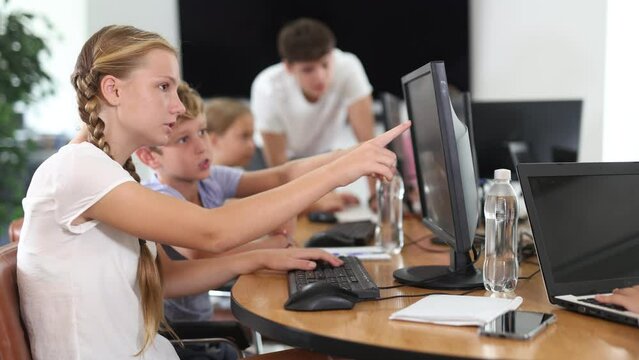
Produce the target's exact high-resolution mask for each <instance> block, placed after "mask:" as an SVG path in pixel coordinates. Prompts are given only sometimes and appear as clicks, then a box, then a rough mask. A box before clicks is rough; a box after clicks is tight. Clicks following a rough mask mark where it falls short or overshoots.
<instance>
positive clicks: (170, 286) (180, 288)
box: [158, 246, 342, 298]
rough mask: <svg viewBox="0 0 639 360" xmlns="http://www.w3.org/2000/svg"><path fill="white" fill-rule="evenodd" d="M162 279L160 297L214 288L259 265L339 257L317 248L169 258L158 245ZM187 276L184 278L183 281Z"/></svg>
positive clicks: (279, 266)
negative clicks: (204, 257) (198, 257)
mask: <svg viewBox="0 0 639 360" xmlns="http://www.w3.org/2000/svg"><path fill="white" fill-rule="evenodd" d="M158 256H159V257H160V262H161V263H162V267H161V269H162V277H163V279H164V297H169V298H170V297H180V296H186V295H193V294H197V293H201V292H203V291H207V290H210V289H215V288H217V287H220V286H222V285H224V284H225V283H226V282H227V281H229V280H231V279H233V278H234V277H236V276H238V275H243V274H248V273H252V272H255V271H257V270H260V269H272V270H282V271H287V270H292V269H302V270H312V269H314V268H315V266H316V264H315V261H314V260H324V261H328V262H329V263H331V264H333V265H335V266H339V265H341V264H342V261H341V260H339V259H337V258H336V257H334V256H333V255H331V254H329V253H327V252H325V251H322V250H319V249H280V250H255V251H249V252H244V253H241V254H236V255H229V256H225V257H222V258H215V259H199V260H181V261H173V260H171V259H169V257H168V256H167V255H166V253H164V250H163V249H162V248H161V247H160V246H159V247H158ZM185 279H188V281H184V280H185Z"/></svg>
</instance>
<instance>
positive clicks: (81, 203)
mask: <svg viewBox="0 0 639 360" xmlns="http://www.w3.org/2000/svg"><path fill="white" fill-rule="evenodd" d="M127 181H134V180H133V178H132V177H131V176H130V175H129V173H128V172H127V171H126V170H124V169H123V168H122V167H121V166H120V165H119V164H118V163H117V162H115V161H114V160H112V159H111V158H110V157H108V156H107V155H106V154H105V153H104V152H102V151H101V150H99V149H98V148H97V147H95V146H93V145H91V144H89V143H82V144H71V145H67V146H64V147H63V148H61V149H60V150H59V151H58V152H57V153H56V154H54V155H53V156H51V157H50V158H49V159H47V160H46V161H45V162H44V163H43V164H42V165H41V166H40V167H39V168H38V170H37V171H36V172H35V174H34V176H33V179H32V181H31V185H30V186H29V190H28V191H27V196H26V198H25V199H24V200H23V207H24V210H25V221H24V225H23V228H22V233H21V236H20V243H19V244H18V263H17V277H18V289H19V292H20V307H21V311H22V318H23V319H24V322H25V326H26V328H27V332H28V334H29V340H30V343H31V352H32V355H33V358H34V359H36V360H37V359H133V358H134V356H133V355H134V354H136V353H137V352H138V351H139V350H140V349H141V345H142V341H143V337H144V326H143V323H144V322H143V316H142V310H141V305H140V298H139V297H140V295H139V293H140V290H139V287H138V284H137V281H136V275H137V267H138V258H139V256H140V245H139V242H138V239H137V238H135V237H134V236H131V235H129V234H126V233H124V232H122V231H120V230H117V229H115V228H113V227H110V226H108V225H106V224H104V223H101V222H98V221H95V220H93V221H89V222H85V223H82V224H78V225H73V224H72V222H73V221H74V220H75V219H76V218H77V217H78V216H79V215H80V214H82V213H83V212H84V211H86V210H87V209H88V208H89V207H91V206H92V205H93V204H95V203H96V202H97V201H98V200H100V199H101V198H102V197H103V196H105V195H106V194H107V193H108V192H109V191H111V190H112V189H113V188H115V187H116V186H118V185H120V184H122V183H124V182H127ZM146 246H148V247H149V249H150V250H151V253H152V254H153V255H154V256H155V255H156V247H155V244H154V243H152V242H149V241H147V243H146ZM177 358H178V357H177V354H176V353H175V350H174V349H173V346H172V345H171V344H170V343H169V342H168V340H167V339H165V338H163V337H162V336H159V335H158V336H156V338H155V340H154V342H153V343H152V344H151V345H150V346H149V347H148V348H147V350H146V351H145V352H144V353H143V354H142V356H141V357H138V358H137V359H177Z"/></svg>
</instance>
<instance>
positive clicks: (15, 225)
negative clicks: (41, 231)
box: [9, 218, 24, 243]
mask: <svg viewBox="0 0 639 360" xmlns="http://www.w3.org/2000/svg"><path fill="white" fill-rule="evenodd" d="M23 222H24V218H17V219H15V220H13V221H12V222H11V223H10V224H9V241H11V242H12V243H16V242H18V241H19V240H20V231H22V223H23Z"/></svg>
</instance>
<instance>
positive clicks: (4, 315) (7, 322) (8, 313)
mask: <svg viewBox="0 0 639 360" xmlns="http://www.w3.org/2000/svg"><path fill="white" fill-rule="evenodd" d="M17 249H18V244H16V243H12V244H7V245H5V246H2V247H0V334H1V335H0V360H23V359H31V351H30V349H29V340H28V339H27V333H26V331H25V330H24V325H23V324H22V319H21V318H20V301H19V300H18V284H17V282H16V256H17Z"/></svg>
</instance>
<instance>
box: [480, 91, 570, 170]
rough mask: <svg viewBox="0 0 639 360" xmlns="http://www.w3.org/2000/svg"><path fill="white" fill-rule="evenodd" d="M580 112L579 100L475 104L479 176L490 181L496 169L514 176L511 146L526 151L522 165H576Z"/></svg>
mask: <svg viewBox="0 0 639 360" xmlns="http://www.w3.org/2000/svg"><path fill="white" fill-rule="evenodd" d="M581 108H582V101H581V100H561V101H517V102H474V103H473V105H472V115H473V125H474V126H473V128H474V135H475V145H476V149H477V162H478V165H479V176H480V177H481V178H489V179H491V178H492V177H493V172H494V171H495V169H499V168H507V169H510V170H511V174H513V176H516V174H517V172H516V171H515V166H516V164H514V163H513V156H512V149H511V144H512V143H513V142H516V143H519V144H523V145H525V146H526V147H527V150H528V153H527V154H526V161H525V162H576V161H577V155H578V150H579V132H580V127H581ZM521 162H524V161H521Z"/></svg>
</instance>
